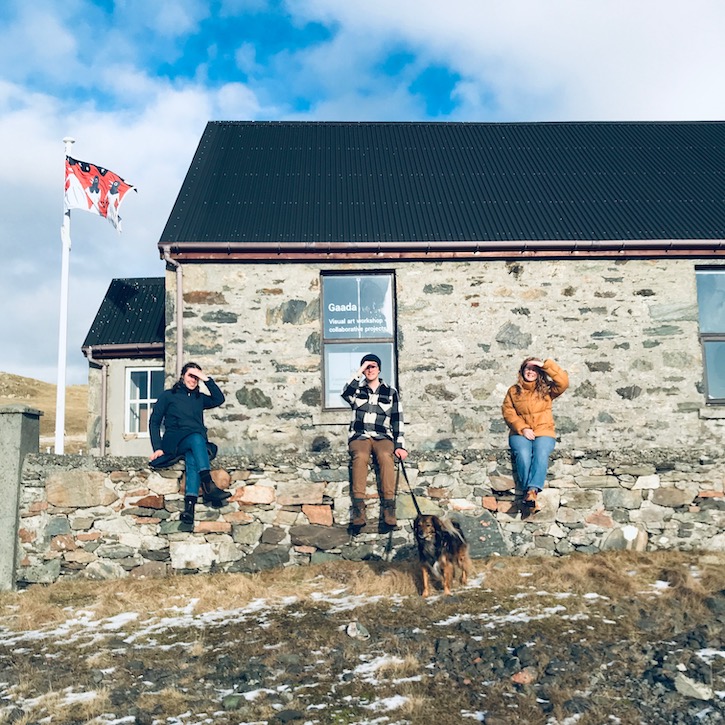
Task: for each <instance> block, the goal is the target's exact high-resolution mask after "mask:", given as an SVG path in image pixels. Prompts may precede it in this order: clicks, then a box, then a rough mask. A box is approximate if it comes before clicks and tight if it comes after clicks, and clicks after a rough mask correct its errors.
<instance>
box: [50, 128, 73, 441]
mask: <svg viewBox="0 0 725 725" xmlns="http://www.w3.org/2000/svg"><path fill="white" fill-rule="evenodd" d="M63 143H64V144H65V155H66V156H70V152H71V147H72V146H73V144H74V143H75V139H74V138H71V137H70V136H66V137H65V138H64V139H63ZM64 162H65V159H64ZM64 169H65V163H64ZM63 178H64V181H65V173H64V177H63ZM60 241H61V244H62V250H63V253H62V259H61V269H60V321H59V323H58V382H57V389H56V397H55V452H56V453H57V454H62V453H64V450H65V444H64V436H65V371H66V358H67V352H66V348H67V338H68V270H69V267H70V246H71V244H70V209H65V210H64V213H63V226H62V227H61V229H60Z"/></svg>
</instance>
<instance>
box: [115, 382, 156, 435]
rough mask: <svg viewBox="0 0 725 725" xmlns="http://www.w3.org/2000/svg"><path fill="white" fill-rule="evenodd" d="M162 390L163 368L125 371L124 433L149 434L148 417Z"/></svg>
mask: <svg viewBox="0 0 725 725" xmlns="http://www.w3.org/2000/svg"><path fill="white" fill-rule="evenodd" d="M163 389H164V369H163V368H127V369H126V425H125V430H126V433H136V434H139V435H146V436H147V435H148V434H149V416H150V415H151V410H152V409H153V405H154V403H155V402H156V400H157V399H158V397H159V395H161V393H162V392H163Z"/></svg>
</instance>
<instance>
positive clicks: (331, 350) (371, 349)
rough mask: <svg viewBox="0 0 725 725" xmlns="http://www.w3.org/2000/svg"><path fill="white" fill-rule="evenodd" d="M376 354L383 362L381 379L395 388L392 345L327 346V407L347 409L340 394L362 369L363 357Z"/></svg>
mask: <svg viewBox="0 0 725 725" xmlns="http://www.w3.org/2000/svg"><path fill="white" fill-rule="evenodd" d="M368 353H374V354H375V355H377V356H378V357H379V358H380V361H381V362H382V364H383V365H382V369H381V371H380V377H381V378H382V379H383V380H385V382H386V383H388V385H392V386H393V387H395V385H396V381H395V370H394V367H393V345H392V343H386V342H380V343H373V344H370V343H368V344H365V343H361V344H344V343H343V344H337V345H325V353H324V354H325V407H326V408H347V407H348V404H347V403H346V402H345V401H344V400H343V399H342V397H341V396H340V393H341V392H342V389H343V388H344V387H345V384H346V383H347V382H348V380H350V378H351V377H352V375H353V374H354V373H356V372H357V370H358V368H359V367H360V359H361V358H362V357H363V355H367V354H368Z"/></svg>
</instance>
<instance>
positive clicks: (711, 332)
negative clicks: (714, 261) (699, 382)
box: [695, 267, 725, 404]
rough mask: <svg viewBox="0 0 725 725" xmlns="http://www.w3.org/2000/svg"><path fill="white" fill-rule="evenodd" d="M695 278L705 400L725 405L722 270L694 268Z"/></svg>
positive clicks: (724, 281)
mask: <svg viewBox="0 0 725 725" xmlns="http://www.w3.org/2000/svg"><path fill="white" fill-rule="evenodd" d="M695 274H696V278H697V307H698V311H699V321H700V344H701V345H702V357H703V360H704V364H705V370H704V379H705V397H706V401H707V402H708V403H712V404H725V267H717V268H715V267H709V268H706V267H703V268H698V269H696V272H695Z"/></svg>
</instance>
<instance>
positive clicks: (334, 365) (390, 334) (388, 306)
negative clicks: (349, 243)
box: [321, 272, 397, 408]
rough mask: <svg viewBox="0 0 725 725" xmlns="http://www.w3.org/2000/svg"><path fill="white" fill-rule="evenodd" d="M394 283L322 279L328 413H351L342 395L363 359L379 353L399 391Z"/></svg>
mask: <svg viewBox="0 0 725 725" xmlns="http://www.w3.org/2000/svg"><path fill="white" fill-rule="evenodd" d="M394 291H395V277H394V275H393V273H392V272H384V273H369V272H364V273H353V274H327V273H323V274H322V316H321V317H322V348H323V354H322V371H323V372H322V374H323V387H324V401H323V406H324V407H325V408H347V407H348V406H347V403H345V401H344V400H343V399H342V397H341V396H340V393H341V392H342V389H343V388H344V387H345V383H347V382H348V380H350V375H351V373H352V372H354V371H355V370H357V369H358V368H359V367H360V358H361V357H362V356H363V355H366V354H367V353H374V354H375V355H377V356H378V357H379V358H380V360H381V362H382V373H381V376H380V377H381V378H383V380H385V382H386V383H388V385H392V386H395V385H396V379H397V374H396V370H397V360H396V355H395V299H394V296H395V292H394Z"/></svg>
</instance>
